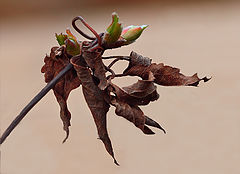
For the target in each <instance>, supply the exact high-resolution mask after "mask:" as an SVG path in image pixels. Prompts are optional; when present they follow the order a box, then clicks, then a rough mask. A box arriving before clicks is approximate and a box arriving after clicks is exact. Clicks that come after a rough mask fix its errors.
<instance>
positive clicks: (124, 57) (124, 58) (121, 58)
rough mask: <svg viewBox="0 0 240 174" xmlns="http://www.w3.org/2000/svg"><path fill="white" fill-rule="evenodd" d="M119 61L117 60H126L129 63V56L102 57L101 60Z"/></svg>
mask: <svg viewBox="0 0 240 174" xmlns="http://www.w3.org/2000/svg"><path fill="white" fill-rule="evenodd" d="M115 58H117V59H119V60H127V61H130V59H131V57H130V56H108V57H102V59H115Z"/></svg>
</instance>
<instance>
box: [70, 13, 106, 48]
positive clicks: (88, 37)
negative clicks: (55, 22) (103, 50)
mask: <svg viewBox="0 0 240 174" xmlns="http://www.w3.org/2000/svg"><path fill="white" fill-rule="evenodd" d="M77 20H80V21H81V22H82V23H83V24H84V25H85V26H86V27H87V28H88V29H89V30H90V31H91V32H92V33H93V34H94V35H95V37H96V38H94V37H91V36H89V35H87V34H85V33H84V32H83V31H81V30H80V29H79V28H78V27H77V26H76V23H75V22H76V21H77ZM72 26H73V28H74V29H75V30H76V31H77V32H78V33H80V34H81V35H82V36H83V37H85V38H87V39H89V40H95V39H97V41H98V45H99V46H100V45H101V42H102V41H101V38H100V36H99V35H98V33H97V32H96V31H95V30H94V29H93V28H92V27H90V25H88V23H87V22H86V21H85V20H84V19H83V18H82V17H81V16H77V17H75V18H74V19H73V20H72Z"/></svg>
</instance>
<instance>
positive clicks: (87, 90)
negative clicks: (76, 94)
mask: <svg viewBox="0 0 240 174" xmlns="http://www.w3.org/2000/svg"><path fill="white" fill-rule="evenodd" d="M71 63H72V64H73V66H74V68H75V70H76V71H77V75H78V77H79V79H80V80H81V82H82V90H83V94H84V97H85V100H86V102H87V104H88V107H89V109H90V111H91V113H92V115H93V118H94V121H95V124H96V127H97V131H98V135H99V139H100V140H102V142H103V143H104V145H105V148H106V150H107V152H108V153H109V154H110V155H111V156H112V157H113V159H114V163H115V164H117V165H119V164H118V163H117V161H116V159H115V157H114V152H113V148H112V143H111V140H110V138H109V136H108V132H107V120H106V116H107V112H108V110H109V104H108V103H107V102H106V101H105V99H104V98H105V95H107V94H106V91H102V90H100V88H99V87H98V86H97V85H98V81H96V78H95V77H94V76H92V75H91V71H90V69H89V68H87V67H86V63H85V61H84V59H83V57H82V56H79V57H75V58H73V59H72V60H71Z"/></svg>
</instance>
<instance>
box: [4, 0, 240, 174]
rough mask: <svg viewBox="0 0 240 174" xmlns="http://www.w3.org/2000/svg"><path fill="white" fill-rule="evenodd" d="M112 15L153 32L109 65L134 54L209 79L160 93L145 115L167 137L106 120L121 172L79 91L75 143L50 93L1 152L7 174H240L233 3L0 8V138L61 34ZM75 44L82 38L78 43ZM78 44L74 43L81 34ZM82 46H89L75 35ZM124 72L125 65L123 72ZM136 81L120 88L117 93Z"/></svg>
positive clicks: (238, 8)
mask: <svg viewBox="0 0 240 174" xmlns="http://www.w3.org/2000/svg"><path fill="white" fill-rule="evenodd" d="M113 11H116V12H117V13H118V14H119V16H120V20H121V21H122V22H123V24H124V25H125V26H127V25H131V24H135V25H138V24H139V25H140V24H148V25H149V27H148V28H147V29H146V30H145V31H144V33H143V35H142V36H141V38H140V39H139V40H138V41H137V42H136V43H134V44H132V45H130V46H128V47H123V48H121V49H116V50H109V51H107V52H106V54H105V55H129V53H130V51H131V50H134V51H136V52H138V53H140V54H143V55H145V56H148V57H151V58H152V59H153V61H154V62H163V63H165V64H168V65H172V66H175V67H179V68H181V71H182V72H183V73H184V74H187V75H192V74H194V73H195V72H198V73H199V76H201V77H202V76H205V75H208V76H212V80H211V81H210V82H209V83H205V84H203V83H201V84H200V85H199V86H200V87H198V88H194V87H161V86H159V87H158V92H159V94H160V99H159V100H158V101H156V102H154V103H151V104H150V105H149V106H144V107H142V109H143V110H144V112H145V114H146V115H148V116H150V117H152V118H153V119H155V120H157V121H158V122H159V123H161V125H162V126H163V127H164V128H165V129H166V130H167V134H166V135H164V134H163V133H162V132H161V131H159V130H156V129H155V132H156V135H154V136H146V135H143V134H142V132H141V131H140V130H139V129H137V128H135V127H134V126H133V125H132V124H131V123H129V122H127V121H126V120H124V119H122V118H120V117H118V116H115V114H114V110H113V109H111V110H110V112H109V113H108V129H109V134H110V137H111V139H112V143H113V147H114V150H115V155H116V158H117V160H118V161H119V163H120V165H121V166H120V167H118V166H116V165H114V163H113V161H112V159H111V157H110V156H109V155H108V154H107V153H106V151H105V148H104V146H103V144H102V143H101V142H100V141H99V140H97V133H96V128H95V125H94V122H93V119H92V116H91V114H90V111H89V109H88V108H87V105H86V103H85V101H84V98H83V95H82V93H81V89H80V88H79V89H77V90H74V91H73V92H72V93H71V95H70V98H69V109H70V111H71V113H72V126H71V129H70V131H71V132H70V137H69V139H68V141H67V142H66V143H65V144H62V143H61V141H62V140H63V138H64V136H65V134H64V131H63V130H62V123H61V121H60V118H59V107H58V104H57V103H56V100H55V98H54V96H53V93H52V92H50V93H49V94H48V95H47V96H46V97H45V98H44V99H43V100H42V101H41V102H40V103H39V104H37V106H36V107H35V108H34V109H33V110H32V111H30V112H29V114H28V115H27V117H26V118H25V119H24V120H23V121H22V122H21V123H20V125H19V126H18V127H17V128H16V129H15V130H14V131H13V133H12V134H11V135H10V136H9V137H8V139H7V140H6V142H5V143H4V144H3V145H2V146H1V147H0V148H1V169H0V171H1V172H0V173H1V174H66V173H68V174H78V173H104V174H108V173H109V174H113V173H114V174H120V173H121V174H132V173H139V174H142V173H167V174H203V173H204V174H239V173H240V167H239V161H240V126H239V123H240V80H239V74H240V68H239V66H240V50H239V45H240V34H239V33H240V32H239V31H240V24H239V21H240V3H238V2H232V1H194V3H193V2H191V1H176V2H174V1H172V2H171V3H167V1H165V2H164V1H161V2H157V1H155V2H151V1H149V2H144V1H132V2H131V3H130V1H120V2H117V3H112V2H111V1H101V3H100V2H99V1H93V0H89V1H87V2H82V1H68V3H66V1H47V0H45V1H36V2H35V1H30V0H24V1H14V0H13V1H1V17H0V19H1V21H0V59H1V64H0V73H1V81H0V85H1V86H0V87H1V88H0V90H1V91H0V95H1V98H0V109H1V114H0V116H1V119H0V121H1V123H0V126H1V132H2V131H3V130H5V129H6V127H7V126H8V125H9V124H10V122H11V121H12V120H13V119H14V118H15V116H16V115H17V114H18V113H19V112H20V110H21V109H22V108H23V107H24V106H25V105H26V104H27V103H28V102H29V101H30V99H31V98H32V97H33V96H34V95H35V94H36V93H37V92H38V91H39V90H40V89H41V88H42V87H43V86H44V85H45V83H44V78H43V74H41V73H40V68H41V67H42V65H43V58H44V56H45V54H46V53H49V51H50V48H51V47H52V46H55V45H57V42H56V40H55V36H54V34H55V33H60V32H64V31H65V29H66V28H67V27H70V28H71V20H72V18H73V17H75V16H78V15H82V16H83V17H84V18H85V19H86V20H87V21H88V22H89V23H90V24H91V25H92V26H93V27H94V28H95V29H96V30H97V31H98V32H102V31H104V30H105V29H106V27H107V26H108V25H109V23H110V21H111V13H112V12H113ZM75 34H76V33H75ZM76 35H77V34H76ZM77 36H78V37H79V39H80V40H81V39H83V38H82V37H80V36H79V35H77ZM124 66H126V64H123V63H120V64H119V67H116V66H115V68H116V69H118V70H117V71H120V70H121V69H123V68H124ZM134 81H136V79H133V78H130V80H129V79H126V78H125V79H119V80H116V81H115V82H116V83H118V84H120V86H123V85H127V84H130V82H134Z"/></svg>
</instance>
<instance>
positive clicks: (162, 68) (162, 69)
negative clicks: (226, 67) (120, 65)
mask: <svg viewBox="0 0 240 174" xmlns="http://www.w3.org/2000/svg"><path fill="white" fill-rule="evenodd" d="M130 57H131V61H130V63H129V66H128V68H127V69H126V70H125V71H124V74H125V75H130V76H139V77H141V78H142V79H147V78H148V74H149V72H152V73H153V76H154V78H155V80H154V82H155V83H157V84H159V85H163V86H198V84H199V82H200V81H201V80H203V81H204V82H207V81H208V80H209V79H208V78H207V77H204V78H199V77H198V76H197V73H196V74H194V75H193V76H185V75H183V74H181V73H180V69H178V68H173V67H171V66H167V65H164V64H163V63H159V64H156V63H151V64H150V62H151V61H150V60H151V59H149V58H147V57H143V56H141V55H139V54H137V53H135V52H132V53H131V55H130Z"/></svg>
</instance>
